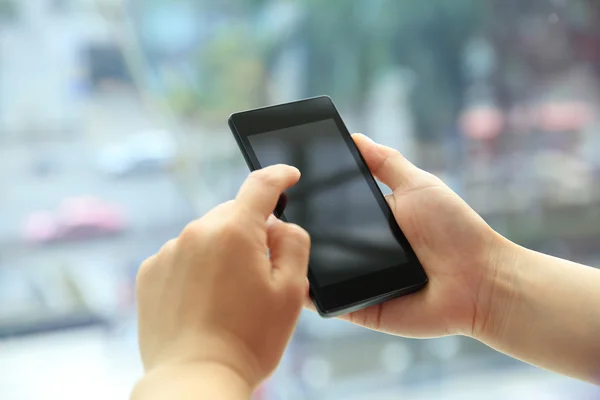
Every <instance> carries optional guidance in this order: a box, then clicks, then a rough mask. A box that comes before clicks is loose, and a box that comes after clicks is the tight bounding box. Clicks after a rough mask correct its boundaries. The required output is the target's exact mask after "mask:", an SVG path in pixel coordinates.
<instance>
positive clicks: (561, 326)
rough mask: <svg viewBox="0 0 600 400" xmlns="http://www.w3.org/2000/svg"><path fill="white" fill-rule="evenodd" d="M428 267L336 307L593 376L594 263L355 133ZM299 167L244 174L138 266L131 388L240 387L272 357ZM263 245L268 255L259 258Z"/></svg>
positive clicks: (247, 390)
mask: <svg viewBox="0 0 600 400" xmlns="http://www.w3.org/2000/svg"><path fill="white" fill-rule="evenodd" d="M354 140H355V143H356V144H357V146H358V148H359V150H360V152H361V154H362V155H363V157H364V158H365V161H366V162H367V164H368V166H369V168H370V170H371V171H372V172H373V174H374V175H375V176H376V177H377V179H379V180H380V181H381V182H382V183H384V184H386V185H387V186H389V187H390V188H391V189H392V191H393V193H392V195H390V196H388V202H389V204H390V206H391V208H392V210H393V211H394V215H395V217H396V219H397V221H398V224H399V225H400V227H401V228H402V230H403V231H404V233H405V234H406V236H407V238H408V240H409V242H410V243H411V245H412V246H413V248H414V250H415V252H416V254H417V256H418V257H419V259H420V261H421V263H422V264H423V266H424V268H425V270H426V271H427V274H428V276H429V284H428V285H427V287H426V288H425V289H424V290H422V291H420V292H418V293H415V294H413V295H410V296H406V297H403V298H399V299H396V300H393V301H390V302H387V303H384V304H382V305H378V306H374V307H370V308H367V309H364V310H361V311H357V312H355V313H352V314H349V315H346V316H344V317H342V318H344V319H347V320H349V321H351V322H353V323H356V324H359V325H362V326H365V327H367V328H369V329H374V330H379V331H382V332H387V333H389V334H393V335H398V336H404V337H417V338H425V337H440V336H447V335H465V336H469V337H473V338H475V339H477V340H480V341H482V342H484V343H486V344H488V345H489V346H491V347H493V348H495V349H498V350H500V351H502V352H504V353H506V354H509V355H511V356H513V357H516V358H519V359H521V360H523V361H526V362H529V363H532V364H534V365H537V366H539V367H542V368H546V369H549V370H552V371H555V372H558V373H562V374H565V375H569V376H572V377H575V378H578V379H581V380H586V381H589V382H593V383H597V384H600V340H598V338H600V289H599V288H600V271H598V270H596V269H593V268H589V267H586V266H583V265H579V264H575V263H571V262H568V261H565V260H560V259H556V258H553V257H549V256H546V255H543V254H539V253H535V252H533V251H530V250H527V249H524V248H522V247H520V246H518V245H516V244H514V243H512V242H510V241H508V240H507V239H505V238H503V237H502V236H500V235H499V234H497V233H496V232H495V231H494V230H493V229H491V228H490V227H489V226H488V225H487V224H486V223H485V221H484V220H483V219H482V218H481V217H479V216H478V215H477V213H475V211H473V210H472V209H471V208H470V207H469V206H468V205H467V204H466V203H465V202H464V201H463V200H462V199H461V198H460V197H459V196H458V195H456V194H455V193H454V192H453V191H452V190H451V189H450V188H448V187H447V186H446V185H445V184H444V183H443V182H442V181H441V180H439V179H438V178H437V177H435V176H433V175H431V174H429V173H427V172H425V171H422V170H420V169H418V168H417V167H415V166H414V165H412V164H411V163H410V162H409V161H407V160H406V159H405V158H404V157H402V155H400V153H398V152H397V151H395V150H393V149H390V148H387V147H385V146H381V145H378V144H376V143H373V142H372V141H370V140H369V139H368V138H366V137H365V136H362V135H354ZM298 178H299V172H298V171H297V170H296V169H295V168H292V167H287V166H273V167H268V168H265V169H263V170H261V171H259V172H255V173H253V174H251V175H250V177H249V178H248V180H247V181H246V182H245V183H244V185H243V187H242V189H241V190H240V193H239V194H238V196H237V198H236V199H235V200H234V201H232V202H229V203H225V204H223V205H221V206H219V207H217V208H216V209H215V210H213V211H211V212H210V213H208V214H207V215H206V216H204V217H203V218H201V219H200V220H198V221H195V222H193V223H191V224H190V225H189V226H188V227H187V228H186V229H185V230H184V231H183V232H182V234H181V235H180V236H179V238H177V239H174V240H173V241H171V242H169V243H167V244H166V245H165V246H164V247H163V249H161V251H160V252H159V253H158V254H157V255H155V256H153V257H151V258H150V259H149V260H147V261H146V262H145V263H144V264H143V265H142V268H141V270H140V273H139V276H138V304H139V306H138V307H139V331H140V333H139V341H140V350H141V355H142V361H143V362H144V366H145V371H146V373H145V376H144V378H143V379H142V380H141V381H140V382H139V383H138V384H137V385H136V388H135V389H134V393H133V395H132V398H133V399H136V400H146V399H149V400H152V399H166V398H178V399H188V398H189V399H196V398H220V399H248V398H249V396H250V394H251V392H252V391H253V390H254V388H256V387H257V385H259V384H260V382H262V381H263V380H264V379H265V378H266V377H268V376H269V375H270V374H271V373H272V372H273V370H274V369H275V368H276V366H277V364H278V362H279V360H280V358H281V355H282V353H283V351H284V348H285V346H286V344H287V343H288V341H289V338H290V336H291V333H292V332H293V329H294V326H295V324H296V321H297V318H298V315H299V313H300V309H301V306H302V303H303V302H304V303H305V304H306V305H307V306H308V307H309V308H310V307H311V306H312V304H311V303H310V302H309V301H307V299H308V297H307V293H308V283H307V281H306V270H307V264H308V255H309V249H310V241H309V237H308V234H307V233H306V232H305V231H304V230H302V229H301V228H299V227H297V226H295V225H292V224H287V223H283V222H281V221H277V220H275V219H274V218H272V217H271V218H270V217H269V215H270V213H271V212H272V210H273V209H274V208H275V205H276V203H277V199H278V198H279V196H280V194H281V193H283V192H284V191H285V190H286V189H287V188H289V187H291V186H292V185H294V184H295V183H296V182H297V180H298ZM267 248H268V249H270V253H271V256H270V258H269V257H267Z"/></svg>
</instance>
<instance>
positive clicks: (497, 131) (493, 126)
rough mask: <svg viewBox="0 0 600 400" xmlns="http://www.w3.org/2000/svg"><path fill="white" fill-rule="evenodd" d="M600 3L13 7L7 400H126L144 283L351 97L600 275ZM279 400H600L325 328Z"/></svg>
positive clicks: (3, 272)
mask: <svg viewBox="0 0 600 400" xmlns="http://www.w3.org/2000/svg"><path fill="white" fill-rule="evenodd" d="M599 84H600V3H598V2H597V1H596V0H527V1H523V0H485V1H482V0H452V1H447V0H420V1H409V0H407V1H399V0H356V1H350V0H328V1H325V0H322V1H318V0H222V1H209V0H187V1H185V0H182V1H176V0H127V1H125V0H0V398H1V399H3V400H16V399H18V400H29V399H37V398H42V396H43V397H44V398H60V399H63V400H69V399H81V398H86V399H90V400H93V399H106V398H114V399H117V398H119V399H126V398H127V396H128V394H129V392H130V390H131V387H132V385H133V383H134V381H135V380H136V379H137V378H139V377H140V374H141V367H140V364H139V361H138V359H137V358H138V356H137V344H136V326H135V304H134V281H135V275H136V271H137V268H138V266H139V264H140V262H141V261H142V260H143V259H144V258H146V257H147V256H149V255H150V254H152V253H153V252H155V251H156V250H157V249H158V248H159V247H160V246H161V244H162V243H163V242H165V241H166V240H168V239H170V238H171V237H174V236H175V235H177V234H178V232H179V231H180V229H181V228H182V227H183V226H184V225H185V224H186V222H187V221H189V220H191V219H193V218H196V217H198V216H200V215H202V214H203V213H204V212H206V211H207V210H208V209H210V208H211V207H213V206H214V205H216V204H217V203H219V202H221V201H224V200H227V199H229V198H231V197H232V196H233V195H234V194H235V192H236V190H237V188H238V186H239V184H240V183H241V182H242V181H243V179H244V178H245V177H246V175H247V168H246V166H245V164H244V162H243V159H242V156H241V154H240V153H239V151H238V149H237V146H236V144H235V142H234V140H233V138H232V136H231V134H230V133H229V131H228V128H227V125H226V118H227V116H228V115H229V114H230V113H232V112H235V111H239V110H242V109H247V108H251V107H257V106H264V105H268V104H273V103H277V102H283V101H290V100H295V99H298V98H302V97H308V96H314V95H321V94H329V95H331V96H332V98H333V99H334V101H335V102H336V104H337V106H338V107H339V108H340V111H341V113H342V116H343V117H344V119H345V120H346V122H347V124H348V126H349V128H350V129H351V130H352V131H360V132H365V133H367V134H368V135H370V136H371V137H373V138H374V139H375V140H378V141H381V142H383V143H386V144H388V145H391V146H393V147H396V148H398V149H400V150H401V151H402V152H403V153H404V154H405V155H406V156H407V157H408V158H410V159H411V160H412V161H414V162H415V163H416V164H417V165H419V166H420V167H422V168H424V169H427V170H429V171H431V172H433V173H435V174H437V175H439V176H441V177H442V178H443V179H444V180H445V181H446V182H447V183H448V184H449V185H450V186H451V187H452V188H453V189H455V190H456V191H457V192H458V193H459V194H460V195H461V196H463V197H464V198H465V199H466V200H467V201H468V202H469V204H471V205H472V206H473V207H474V208H475V209H476V210H477V211H478V212H480V213H481V214H482V215H483V216H484V217H485V218H486V220H487V221H489V223H490V224H492V226H493V227H494V228H495V229H497V230H498V231H500V232H501V233H503V234H505V235H507V236H508V237H510V238H511V239H513V240H515V241H517V242H518V243H520V244H523V245H526V246H529V247H531V248H534V249H536V250H540V251H544V252H547V253H550V254H553V255H557V256H561V257H565V258H569V259H572V260H575V261H578V262H582V263H586V264H589V265H593V266H597V267H600V246H598V243H600V207H599V206H600V185H599V183H600V182H599V181H600V134H599V133H600V86H599ZM256 396H257V399H260V400H296V399H298V400H300V399H345V400H355V399H356V400H359V399H392V398H394V399H396V398H412V399H459V398H460V399H471V398H472V399H480V398H486V399H505V398H514V399H592V398H598V397H599V396H600V392H599V391H598V389H594V388H592V387H590V386H588V385H586V384H583V383H579V382H576V381H572V380H569V379H566V378H562V377H558V376H555V375H553V374H550V373H546V372H543V371H540V370H537V369H535V368H533V367H530V366H527V365H525V364H522V363H520V362H518V361H514V360H511V359H509V358H508V357H505V356H503V355H500V354H497V353H495V352H494V351H492V350H490V349H488V348H486V347H485V346H483V345H482V344H480V343H478V342H476V341H474V340H470V339H466V338H462V337H451V338H446V339H440V340H421V341H416V340H406V339H400V338H393V337H388V336H384V335H381V334H377V333H373V332H368V331H366V330H363V329H359V328H355V327H353V326H351V325H348V324H346V323H343V322H340V321H324V320H320V319H319V318H318V317H317V316H315V315H312V314H308V313H306V314H304V315H303V316H302V319H301V322H300V325H299V327H298V331H297V333H296V335H295V337H294V340H293V342H292V344H291V346H290V348H289V350H288V352H287V354H286V356H285V359H284V361H283V363H282V365H281V367H280V369H279V370H278V372H277V373H276V375H275V376H274V377H273V378H272V379H271V380H270V381H269V382H267V383H266V384H265V385H264V387H263V388H262V389H261V390H260V391H259V392H258V393H257V394H256Z"/></svg>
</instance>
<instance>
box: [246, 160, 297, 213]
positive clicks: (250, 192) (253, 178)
mask: <svg viewBox="0 0 600 400" xmlns="http://www.w3.org/2000/svg"><path fill="white" fill-rule="evenodd" d="M299 179H300V171H299V170H298V168H295V167H291V166H289V165H283V164H278V165H273V166H270V167H265V168H263V169H259V170H257V171H254V172H252V173H251V174H250V176H248V178H247V179H246V181H245V182H244V183H243V185H242V187H241V189H240V191H239V192H238V194H237V196H236V198H235V201H236V202H240V203H241V204H244V205H245V206H246V207H247V208H249V209H250V210H252V211H253V212H256V213H259V214H261V215H262V216H263V217H264V219H265V220H266V219H267V218H268V217H269V215H271V213H273V211H274V210H275V207H276V206H277V202H278V201H279V197H280V196H281V195H282V194H283V192H284V191H286V190H287V189H289V188H290V187H292V186H294V185H295V184H296V183H298V180H299Z"/></svg>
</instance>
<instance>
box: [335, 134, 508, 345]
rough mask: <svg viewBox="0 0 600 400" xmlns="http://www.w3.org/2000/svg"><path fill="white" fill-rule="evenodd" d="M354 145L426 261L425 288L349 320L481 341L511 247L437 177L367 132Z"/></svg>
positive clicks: (399, 331) (417, 334)
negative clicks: (388, 192) (497, 279)
mask: <svg viewBox="0 0 600 400" xmlns="http://www.w3.org/2000/svg"><path fill="white" fill-rule="evenodd" d="M354 141H355V143H356V145H357V146H358V148H359V150H360V152H361V154H362V156H363V158H364V159H365V161H366V162H367V164H368V166H369V168H370V170H371V172H372V173H373V175H375V177H376V178H377V179H378V180H379V181H381V182H382V183H384V184H385V185H387V186H388V187H389V188H390V189H392V194H391V195H389V196H387V200H388V203H389V205H390V207H391V209H392V211H393V212H394V215H395V217H396V220H397V222H398V224H399V225H400V227H401V229H402V231H403V232H404V234H405V235H406V237H407V239H408V241H409V242H410V244H411V246H412V247H413V249H414V250H415V252H416V254H417V256H418V258H419V260H420V261H421V263H422V264H423V267H424V268H425V270H426V272H427V275H428V276H429V283H428V285H427V286H426V288H425V289H423V290H422V291H420V292H417V293H415V294H413V295H410V296H405V297H401V298H398V299H395V300H392V301H389V302H386V303H383V304H380V305H376V306H373V307H370V308H367V309H364V310H360V311H357V312H354V313H352V314H348V315H346V316H344V317H343V318H345V319H348V320H349V321H351V322H353V323H356V324H359V325H363V326H365V327H367V328H370V329H374V330H378V331H383V332H387V333H391V334H395V335H400V336H405V337H421V338H422V337H439V336H445V335H451V334H463V335H468V336H478V335H479V334H480V333H481V331H482V330H484V329H486V328H487V327H489V325H488V322H489V321H490V313H491V305H492V301H493V300H496V299H492V295H493V293H494V287H493V286H494V282H495V277H496V276H497V275H498V274H508V273H509V272H508V270H506V271H505V270H503V268H504V265H503V264H502V263H501V262H499V260H501V259H503V257H504V255H501V254H500V253H506V252H508V251H509V249H510V248H511V246H510V245H509V242H508V241H507V240H505V239H503V238H502V237H501V236H500V235H498V234H497V233H496V232H494V230H492V229H491V228H490V226H489V225H488V224H486V222H485V221H484V220H483V219H482V218H481V217H480V216H479V215H477V213H476V212H475V211H473V209H471V208H470V207H469V206H468V205H467V204H466V203H465V202H464V201H463V200H462V199H461V198H460V197H459V196H458V195H457V194H456V193H454V192H453V191H452V190H451V189H450V188H449V187H448V186H446V185H445V184H444V183H443V182H442V181H441V180H440V179H438V178H437V177H435V176H433V175H431V174H429V173H427V172H425V171H423V170H421V169H419V168H417V167H416V166H414V165H413V164H411V163H410V162H409V161H408V160H406V159H405V158H404V157H403V156H402V155H401V154H400V153H399V152H398V151H396V150H393V149H391V148H388V147H385V146H382V145H379V144H376V143H374V142H373V141H371V140H370V139H368V138H367V137H366V136H364V135H360V134H357V135H354Z"/></svg>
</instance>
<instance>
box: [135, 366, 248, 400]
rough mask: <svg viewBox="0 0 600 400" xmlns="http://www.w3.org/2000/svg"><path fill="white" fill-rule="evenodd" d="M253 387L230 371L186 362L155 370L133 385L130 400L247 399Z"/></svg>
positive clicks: (221, 367)
mask: <svg viewBox="0 0 600 400" xmlns="http://www.w3.org/2000/svg"><path fill="white" fill-rule="evenodd" d="M254 389H255V388H254V385H252V384H251V383H249V382H248V381H247V380H246V379H245V378H243V377H242V375H241V374H240V373H239V372H238V371H235V370H234V369H232V368H229V367H227V366H225V365H222V364H217V363H204V362H198V363H187V364H179V365H168V366H162V367H157V368H154V369H152V370H150V371H148V372H146V374H145V375H144V377H143V378H142V379H141V380H140V381H139V382H138V383H137V384H136V385H135V387H134V390H133V393H132V396H131V399H132V400H154V399H157V400H162V399H171V398H177V399H187V398H190V399H195V398H221V399H248V398H250V396H251V394H252V392H253V390H254Z"/></svg>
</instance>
